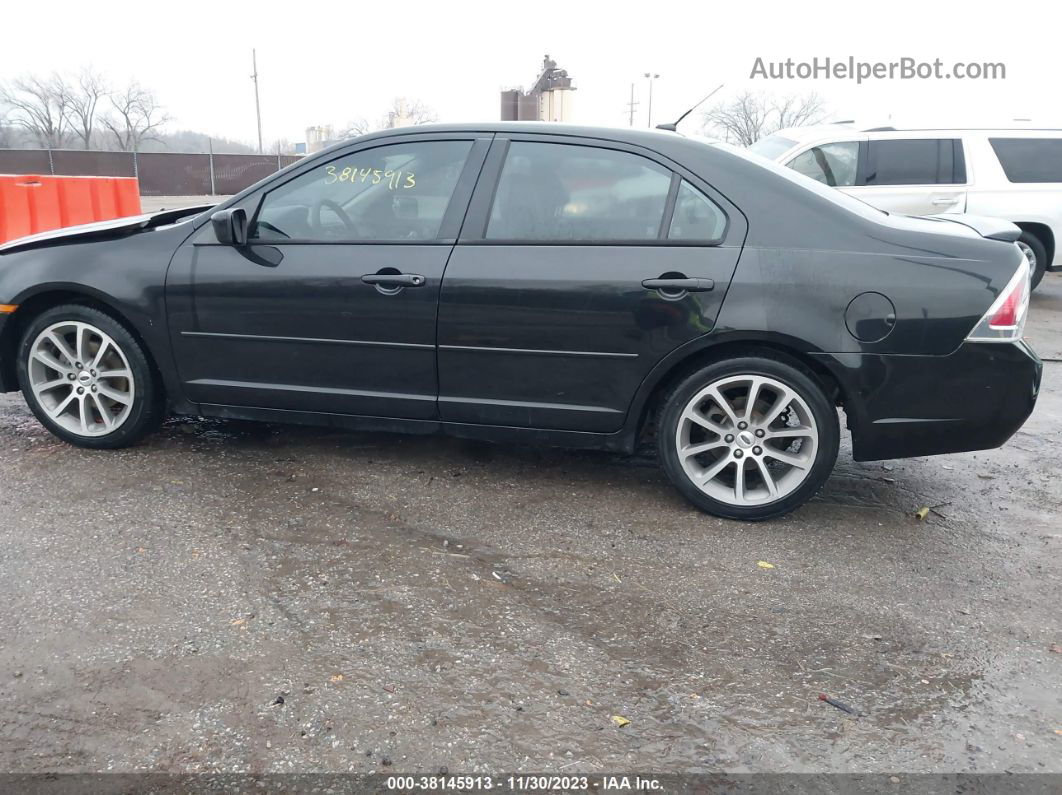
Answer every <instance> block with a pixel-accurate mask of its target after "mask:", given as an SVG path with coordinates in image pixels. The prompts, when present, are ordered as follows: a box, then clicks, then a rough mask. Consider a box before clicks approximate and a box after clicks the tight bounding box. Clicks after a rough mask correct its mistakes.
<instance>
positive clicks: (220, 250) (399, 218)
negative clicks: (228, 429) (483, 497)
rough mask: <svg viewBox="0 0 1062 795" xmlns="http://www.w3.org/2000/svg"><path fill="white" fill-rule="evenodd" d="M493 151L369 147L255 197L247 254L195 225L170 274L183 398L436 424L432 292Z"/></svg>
mask: <svg viewBox="0 0 1062 795" xmlns="http://www.w3.org/2000/svg"><path fill="white" fill-rule="evenodd" d="M488 145H489V141H488V140H487V139H486V138H476V137H475V136H467V137H464V138H462V137H458V138H453V137H450V138H445V137H439V136H430V135H428V136H402V137H401V139H390V140H388V139H384V140H377V141H373V142H371V143H370V144H364V145H362V146H360V147H355V148H353V149H351V150H347V151H346V152H344V153H342V154H340V155H337V157H335V158H333V159H331V160H329V161H327V162H320V163H319V164H318V165H316V166H314V167H312V168H309V169H308V170H304V171H303V172H302V173H296V174H294V175H293V176H292V178H291V179H288V180H285V181H282V182H280V183H278V184H277V185H276V186H271V187H269V188H267V189H266V192H265V193H264V195H263V196H262V197H261V200H260V201H258V200H253V201H251V202H249V206H250V209H251V211H252V212H253V218H252V221H251V225H250V230H249V237H250V242H249V245H247V246H246V247H234V246H228V245H221V244H219V243H218V241H217V239H216V237H214V235H213V232H212V230H211V228H210V225H209V224H208V225H207V226H206V227H204V229H202V230H200V232H199V233H198V234H197V235H196V236H193V238H192V239H191V240H190V241H188V243H186V244H185V246H183V247H182V249H181V250H179V251H178V254H177V256H176V257H175V259H174V262H173V264H172V265H171V268H170V273H169V277H168V280H167V300H168V305H169V310H170V311H169V314H170V326H171V334H172V337H173V342H174V350H175V352H176V357H177V365H178V368H179V370H180V374H181V379H182V381H183V383H184V387H185V390H186V395H187V397H188V398H189V399H190V400H191V401H193V402H196V403H202V404H213V405H230V406H242V407H261V408H273V409H289V410H302V411H315V412H331V413H339V414H360V415H373V416H384V417H399V418H416V419H429V418H434V417H435V415H436V396H437V392H438V388H437V387H438V382H437V378H436V362H435V329H436V318H437V310H438V294H439V287H440V284H441V281H442V276H443V271H444V270H445V268H446V263H447V259H448V257H449V255H450V252H451V250H452V248H453V242H454V238H455V237H456V235H457V231H458V229H459V228H460V223H461V220H462V218H463V216H464V212H465V209H466V207H467V203H468V199H469V196H470V194H471V190H472V186H473V185H474V183H475V178H476V175H477V174H478V171H479V166H480V164H481V163H482V158H483V156H484V155H485V152H486V149H487V147H488Z"/></svg>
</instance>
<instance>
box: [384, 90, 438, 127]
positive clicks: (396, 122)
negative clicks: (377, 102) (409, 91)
mask: <svg viewBox="0 0 1062 795" xmlns="http://www.w3.org/2000/svg"><path fill="white" fill-rule="evenodd" d="M438 120H439V115H438V114H437V113H436V112H435V111H434V110H433V109H432V108H430V107H429V106H427V105H425V104H424V103H423V102H421V101H420V100H418V99H414V100H408V99H406V98H405V97H395V98H394V100H393V101H392V102H391V108H390V109H389V110H388V111H387V114H386V115H385V116H384V118H383V121H382V122H381V125H380V126H381V127H383V128H384V129H388V130H389V129H392V128H394V127H411V126H413V125H417V124H430V123H431V122H433V121H438Z"/></svg>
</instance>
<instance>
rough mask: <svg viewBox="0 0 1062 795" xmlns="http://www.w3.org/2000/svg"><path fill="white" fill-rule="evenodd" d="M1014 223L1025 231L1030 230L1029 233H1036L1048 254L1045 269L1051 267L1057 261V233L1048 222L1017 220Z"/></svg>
mask: <svg viewBox="0 0 1062 795" xmlns="http://www.w3.org/2000/svg"><path fill="white" fill-rule="evenodd" d="M1014 224H1015V226H1017V227H1018V228H1019V229H1021V230H1022V231H1023V232H1028V233H1029V234H1031V235H1034V236H1035V237H1036V239H1037V240H1039V241H1040V242H1041V243H1042V244H1043V247H1044V250H1045V252H1046V255H1047V262H1046V263H1045V270H1046V269H1050V268H1051V265H1052V264H1054V261H1055V233H1054V232H1053V231H1052V229H1051V227H1050V226H1048V225H1047V224H1042V223H1038V222H1034V221H1015V222H1014Z"/></svg>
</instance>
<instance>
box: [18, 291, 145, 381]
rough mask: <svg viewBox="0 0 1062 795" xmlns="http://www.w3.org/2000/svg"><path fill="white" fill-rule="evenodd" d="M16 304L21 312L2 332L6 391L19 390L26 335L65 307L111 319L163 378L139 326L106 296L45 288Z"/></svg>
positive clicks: (24, 297)
mask: <svg viewBox="0 0 1062 795" xmlns="http://www.w3.org/2000/svg"><path fill="white" fill-rule="evenodd" d="M13 303H15V304H17V305H18V309H16V310H15V311H14V312H12V313H11V314H10V315H9V316H8V321H7V323H6V324H5V325H4V327H3V330H2V332H0V384H2V386H3V390H4V391H7V392H14V391H16V390H18V388H19V384H18V368H17V359H18V344H19V340H21V339H22V333H23V331H24V330H25V329H26V327H27V326H28V325H29V324H30V323H32V322H33V320H34V318H36V317H38V316H39V315H40V314H41V313H42V312H46V311H48V310H49V309H51V308H53V307H56V306H61V305H63V304H77V305H79V306H87V307H91V308H92V309H96V310H98V311H100V312H102V313H103V314H105V315H107V316H108V317H110V318H111V319H112V320H114V322H116V323H118V324H120V325H121V326H122V327H123V328H124V329H125V330H126V331H128V332H129V333H130V334H131V335H132V336H133V338H134V339H136V341H137V343H138V344H139V345H140V347H141V349H142V350H143V351H144V354H145V356H147V360H148V363H149V364H150V366H151V368H152V370H153V371H154V373H155V375H156V377H159V378H160V383H161V372H160V370H159V365H158V362H156V361H155V355H154V353H153V352H152V350H151V347H150V346H149V345H148V344H147V341H146V340H145V338H144V335H143V333H141V331H140V329H139V328H137V325H136V323H134V322H133V321H132V320H130V319H129V317H128V316H127V314H126V313H124V312H122V311H121V310H120V309H119V308H118V306H116V305H115V303H114V302H113V301H112V300H110V299H109V298H108V296H106V295H105V294H103V293H100V292H99V291H98V290H94V289H92V288H91V287H86V286H84V285H70V284H49V285H41V286H40V287H38V288H36V289H34V290H33V291H32V292H28V293H24V294H23V295H21V296H19V297H18V300H16V301H14V302H13Z"/></svg>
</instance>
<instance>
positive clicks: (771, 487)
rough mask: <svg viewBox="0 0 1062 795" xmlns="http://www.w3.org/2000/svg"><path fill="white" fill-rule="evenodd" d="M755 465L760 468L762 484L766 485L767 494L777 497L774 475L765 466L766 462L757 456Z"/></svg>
mask: <svg viewBox="0 0 1062 795" xmlns="http://www.w3.org/2000/svg"><path fill="white" fill-rule="evenodd" d="M756 466H757V467H759V469H760V475H761V476H762V477H763V484H764V485H765V486H766V487H767V494H768V495H769V496H771V497H777V496H778V486H777V485H776V484H775V482H774V476H773V475H772V474H771V470H770V469H769V468H768V467H767V462H766V461H764V460H763V459H762V458H757V459H756Z"/></svg>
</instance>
